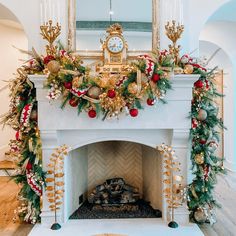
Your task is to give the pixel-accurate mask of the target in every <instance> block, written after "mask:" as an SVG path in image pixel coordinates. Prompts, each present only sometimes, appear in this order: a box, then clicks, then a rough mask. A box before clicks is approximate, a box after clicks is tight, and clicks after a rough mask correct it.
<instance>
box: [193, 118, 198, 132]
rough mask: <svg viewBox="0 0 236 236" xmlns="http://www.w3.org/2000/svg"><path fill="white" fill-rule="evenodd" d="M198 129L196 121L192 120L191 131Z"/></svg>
mask: <svg viewBox="0 0 236 236" xmlns="http://www.w3.org/2000/svg"><path fill="white" fill-rule="evenodd" d="M197 127H198V121H197V119H194V118H193V119H192V128H193V129H196V128H197Z"/></svg>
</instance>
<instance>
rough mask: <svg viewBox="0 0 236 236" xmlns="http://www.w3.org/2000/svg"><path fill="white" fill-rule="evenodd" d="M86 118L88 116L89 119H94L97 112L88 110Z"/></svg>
mask: <svg viewBox="0 0 236 236" xmlns="http://www.w3.org/2000/svg"><path fill="white" fill-rule="evenodd" d="M88 116H89V117H90V118H95V117H96V116H97V112H96V111H95V110H93V109H92V110H90V111H89V112H88Z"/></svg>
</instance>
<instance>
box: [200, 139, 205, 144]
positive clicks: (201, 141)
mask: <svg viewBox="0 0 236 236" xmlns="http://www.w3.org/2000/svg"><path fill="white" fill-rule="evenodd" d="M206 142H207V141H206V140H205V139H200V140H199V143H200V144H202V145H204V144H206Z"/></svg>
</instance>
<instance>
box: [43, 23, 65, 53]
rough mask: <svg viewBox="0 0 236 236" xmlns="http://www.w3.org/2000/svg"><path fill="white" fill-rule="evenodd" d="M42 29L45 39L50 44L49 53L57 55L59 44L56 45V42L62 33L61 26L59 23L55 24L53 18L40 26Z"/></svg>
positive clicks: (47, 50)
mask: <svg viewBox="0 0 236 236" xmlns="http://www.w3.org/2000/svg"><path fill="white" fill-rule="evenodd" d="M40 30H41V33H40V34H41V35H42V36H43V39H45V40H47V41H48V45H47V46H46V52H47V55H55V53H56V50H57V46H54V42H55V40H56V39H57V37H58V36H59V35H60V34H61V26H60V25H59V23H56V25H53V22H52V20H49V21H48V22H46V23H44V24H43V25H41V26H40Z"/></svg>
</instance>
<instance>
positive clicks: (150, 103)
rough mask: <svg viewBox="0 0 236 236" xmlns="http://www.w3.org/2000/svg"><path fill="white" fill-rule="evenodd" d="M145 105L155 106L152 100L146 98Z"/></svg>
mask: <svg viewBox="0 0 236 236" xmlns="http://www.w3.org/2000/svg"><path fill="white" fill-rule="evenodd" d="M147 104H148V106H153V105H154V104H155V101H154V99H151V98H148V99H147Z"/></svg>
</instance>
